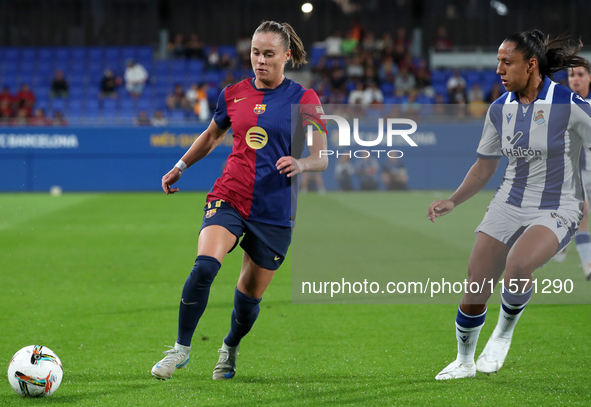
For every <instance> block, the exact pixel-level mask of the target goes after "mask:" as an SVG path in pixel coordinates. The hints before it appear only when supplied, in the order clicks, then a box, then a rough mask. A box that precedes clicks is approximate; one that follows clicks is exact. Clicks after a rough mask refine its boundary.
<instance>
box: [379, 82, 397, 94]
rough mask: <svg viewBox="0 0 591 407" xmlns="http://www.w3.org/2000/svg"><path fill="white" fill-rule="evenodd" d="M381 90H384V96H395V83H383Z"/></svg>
mask: <svg viewBox="0 0 591 407" xmlns="http://www.w3.org/2000/svg"><path fill="white" fill-rule="evenodd" d="M380 88H381V89H382V93H383V94H384V96H385V95H392V94H394V84H393V83H387V82H384V83H382V85H381V86H380Z"/></svg>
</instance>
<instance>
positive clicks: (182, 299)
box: [181, 298, 197, 305]
mask: <svg viewBox="0 0 591 407" xmlns="http://www.w3.org/2000/svg"><path fill="white" fill-rule="evenodd" d="M181 302H182V303H183V304H185V305H195V304H197V302H186V301H185V299H184V298H181Z"/></svg>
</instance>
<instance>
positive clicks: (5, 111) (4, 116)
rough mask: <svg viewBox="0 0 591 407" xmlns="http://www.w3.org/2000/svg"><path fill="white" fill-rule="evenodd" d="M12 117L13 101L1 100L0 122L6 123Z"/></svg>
mask: <svg viewBox="0 0 591 407" xmlns="http://www.w3.org/2000/svg"><path fill="white" fill-rule="evenodd" d="M11 117H12V101H11V100H9V99H0V122H2V123H6V121H7V120H8V119H10V118H11Z"/></svg>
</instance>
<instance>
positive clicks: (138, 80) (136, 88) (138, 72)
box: [125, 60, 148, 99]
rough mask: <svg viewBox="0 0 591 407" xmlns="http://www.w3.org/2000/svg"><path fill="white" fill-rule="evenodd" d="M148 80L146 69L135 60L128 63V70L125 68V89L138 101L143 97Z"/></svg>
mask: <svg viewBox="0 0 591 407" xmlns="http://www.w3.org/2000/svg"><path fill="white" fill-rule="evenodd" d="M147 80H148V71H146V68H144V67H143V66H142V65H141V64H139V63H137V62H135V61H134V60H129V61H127V68H125V88H126V89H127V91H128V92H129V93H130V94H131V96H132V97H134V98H136V99H137V98H139V97H140V96H141V95H142V92H143V91H144V87H145V86H146V81H147Z"/></svg>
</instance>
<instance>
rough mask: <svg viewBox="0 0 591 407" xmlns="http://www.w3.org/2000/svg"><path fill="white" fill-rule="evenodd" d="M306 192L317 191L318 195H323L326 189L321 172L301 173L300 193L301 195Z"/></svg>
mask: <svg viewBox="0 0 591 407" xmlns="http://www.w3.org/2000/svg"><path fill="white" fill-rule="evenodd" d="M308 191H317V192H318V193H319V194H324V193H325V192H326V188H324V180H323V179H322V173H321V172H303V173H302V181H301V184H300V192H301V193H302V194H306V193H308Z"/></svg>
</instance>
